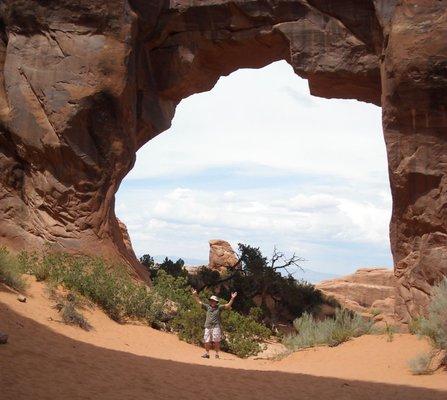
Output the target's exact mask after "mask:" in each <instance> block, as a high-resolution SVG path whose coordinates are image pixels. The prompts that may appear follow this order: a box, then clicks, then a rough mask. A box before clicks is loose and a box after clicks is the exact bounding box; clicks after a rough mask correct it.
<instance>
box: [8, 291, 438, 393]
mask: <svg viewBox="0 0 447 400" xmlns="http://www.w3.org/2000/svg"><path fill="white" fill-rule="evenodd" d="M27 297H28V301H27V302H26V303H20V302H18V301H17V296H16V294H15V293H13V292H12V291H10V290H9V289H7V288H6V287H4V286H0V331H4V332H7V333H8V334H9V335H10V340H9V343H8V344H7V345H2V346H0V399H1V400H9V399H14V400H21V399H26V400H34V399H35V400H40V399H54V400H56V399H57V400H66V399H67V400H68V399H70V400H71V399H76V400H77V399H108V400H112V399H117V400H118V399H120V400H123V399H143V398H145V399H146V398H147V399H155V400H158V399H185V400H190V399H195V400H199V399H215V398H216V399H217V398H219V399H234V400H239V399H257V400H259V399H322V400H324V399H331V400H342V399H343V400H344V399H349V400H351V399H359V400H360V399H362V400H365V399H379V400H385V399H393V400H399V399H402V400H412V399H414V400H429V399H443V400H446V399H447V371H439V372H437V373H435V374H433V375H430V376H413V375H411V374H410V372H409V371H408V368H407V362H408V360H409V359H410V358H412V357H414V356H416V355H418V354H419V353H421V352H423V351H426V350H428V349H429V348H430V346H429V344H428V343H427V342H426V341H424V340H419V339H417V338H416V337H414V336H411V335H401V334H399V335H395V339H394V340H393V341H392V342H388V341H387V339H386V337H385V336H363V337H361V338H357V339H354V340H351V341H349V342H347V343H345V344H343V345H340V346H338V347H335V348H327V347H321V348H317V349H309V350H304V351H300V352H297V353H294V354H292V355H290V356H288V357H287V358H285V359H283V360H281V361H270V360H259V359H249V360H241V359H238V358H237V357H235V356H233V355H229V354H222V357H221V359H220V360H215V359H213V358H212V359H210V360H204V359H202V358H200V355H201V354H202V353H203V351H202V349H201V348H198V347H196V346H192V345H189V344H187V343H185V342H181V341H180V340H178V339H177V337H176V336H175V335H171V334H167V333H163V332H159V331H156V330H154V329H151V328H149V327H145V326H136V325H120V324H117V323H115V322H113V321H111V320H110V319H109V318H108V317H107V316H106V315H105V314H104V313H102V312H101V311H100V310H97V309H95V310H92V311H88V312H86V313H85V314H86V316H87V318H88V320H89V322H90V323H91V324H92V325H93V327H94V331H91V332H85V331H83V330H81V329H79V328H75V327H71V326H67V325H64V324H62V323H60V322H58V321H59V317H58V315H57V312H56V311H55V310H54V309H52V308H51V306H52V304H53V303H52V302H51V301H50V300H48V298H47V296H46V292H45V290H44V285H43V284H40V283H36V282H33V283H32V285H31V286H30V288H29V290H28V294H27Z"/></svg>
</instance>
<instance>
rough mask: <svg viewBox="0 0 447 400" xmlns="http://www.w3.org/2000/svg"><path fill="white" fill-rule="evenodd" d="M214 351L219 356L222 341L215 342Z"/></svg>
mask: <svg viewBox="0 0 447 400" xmlns="http://www.w3.org/2000/svg"><path fill="white" fill-rule="evenodd" d="M214 351H215V352H216V358H219V351H220V342H214Z"/></svg>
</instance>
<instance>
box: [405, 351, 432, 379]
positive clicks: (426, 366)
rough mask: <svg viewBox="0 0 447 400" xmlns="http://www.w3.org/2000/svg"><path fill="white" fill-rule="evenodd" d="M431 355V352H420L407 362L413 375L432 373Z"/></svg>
mask: <svg viewBox="0 0 447 400" xmlns="http://www.w3.org/2000/svg"><path fill="white" fill-rule="evenodd" d="M432 359H433V356H432V354H431V353H422V354H419V355H418V356H417V357H415V358H412V359H411V360H410V361H409V362H408V367H409V368H410V371H411V373H412V374H413V375H429V374H431V373H433V371H432V369H431V368H430V364H431V361H432Z"/></svg>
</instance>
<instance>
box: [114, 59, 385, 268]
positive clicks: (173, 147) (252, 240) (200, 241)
mask: <svg viewBox="0 0 447 400" xmlns="http://www.w3.org/2000/svg"><path fill="white" fill-rule="evenodd" d="M381 130H382V128H381V110H380V108H379V107H376V106H373V105H371V104H366V103H361V102H358V101H354V100H327V99H322V98H317V97H313V96H311V95H310V94H309V89H308V84H307V81H306V80H304V79H301V78H299V77H298V76H297V75H296V74H295V73H294V71H293V69H292V68H291V67H290V65H289V64H287V63H286V62H285V61H281V62H274V63H272V64H270V65H268V66H267V67H264V68H262V69H256V70H254V69H239V70H238V71H236V72H234V73H232V74H231V75H230V76H228V77H224V78H221V79H220V80H219V82H218V83H217V84H216V86H215V87H214V88H213V89H212V90H211V91H210V92H206V93H201V94H197V95H194V96H192V97H189V98H187V99H185V100H183V101H182V102H181V103H180V105H179V106H178V108H177V111H176V116H175V118H174V120H173V125H172V127H171V128H170V129H169V130H168V131H166V132H164V133H163V134H161V135H159V136H158V137H157V138H155V139H153V140H151V141H150V142H149V143H148V144H147V145H145V146H144V147H143V148H142V149H141V150H140V151H139V152H138V154H137V163H136V165H135V167H134V169H133V170H132V171H131V172H130V174H129V176H128V177H127V178H126V179H125V180H124V181H123V184H122V185H121V188H120V191H119V192H118V194H117V208H116V212H117V216H118V217H119V218H120V219H121V220H122V221H123V222H125V223H126V225H127V227H128V230H129V233H130V235H131V238H132V243H133V247H134V249H135V251H136V253H137V255H142V254H143V253H150V254H151V255H155V256H159V257H160V258H161V257H162V256H170V257H182V258H183V259H186V260H187V261H188V260H189V263H190V264H199V263H200V264H202V263H203V264H204V263H206V262H207V259H206V258H207V252H208V248H207V247H208V244H207V242H208V240H210V239H213V238H222V239H226V240H229V241H230V242H232V244H237V242H244V243H249V244H252V245H255V246H260V247H261V250H263V251H264V253H265V254H269V253H270V252H271V250H272V248H273V246H274V245H276V246H278V247H279V248H281V249H282V250H285V251H288V252H291V253H292V252H296V253H297V254H300V255H301V256H303V257H305V258H306V259H307V260H308V262H307V263H306V268H308V269H310V270H315V271H317V272H319V273H326V274H338V275H340V274H345V273H350V272H352V271H353V270H354V269H356V268H357V267H360V266H372V265H375V266H378V265H380V266H388V267H391V266H392V259H391V254H390V249H389V234H388V224H389V219H390V213H391V195H390V191H389V183H388V177H387V167H386V165H387V163H386V151H385V146H384V143H383V137H382V132H381Z"/></svg>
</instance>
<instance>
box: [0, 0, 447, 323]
mask: <svg viewBox="0 0 447 400" xmlns="http://www.w3.org/2000/svg"><path fill="white" fill-rule="evenodd" d="M396 3H397V5H396ZM446 10H447V7H446V1H445V0H441V1H439V0H400V1H398V2H397V0H331V1H327V0H285V1H279V0H274V1H269V2H265V1H261V0H237V1H233V2H228V1H226V0H192V1H185V0H174V1H170V2H168V1H162V0H145V1H143V0H107V1H105V0H95V1H92V0H47V1H39V2H36V1H32V0H3V1H2V2H1V3H0V168H1V171H2V174H1V176H0V220H1V224H0V241H1V242H2V243H3V244H7V245H8V246H10V247H14V248H22V247H27V248H29V247H32V248H38V247H40V246H42V244H43V243H44V242H47V241H48V242H51V243H53V244H55V245H59V246H60V248H62V249H66V250H70V251H78V252H86V253H101V254H103V255H106V256H110V257H116V256H119V257H122V258H124V259H126V260H128V262H129V263H132V264H133V265H137V264H136V260H135V258H134V256H133V254H132V253H129V251H128V250H127V248H126V246H125V244H124V242H123V235H122V233H121V230H120V228H119V225H118V222H117V220H116V217H115V214H114V195H115V193H116V191H117V189H118V187H119V184H120V182H121V180H122V179H123V177H124V176H125V175H126V173H127V172H128V171H129V170H130V169H131V168H132V166H133V163H134V161H135V152H136V150H137V149H138V148H139V147H140V146H141V145H142V144H144V143H145V142H147V141H148V140H150V139H151V138H153V137H154V136H155V135H157V134H159V133H161V132H163V131H164V130H166V129H167V128H168V127H169V125H170V122H171V119H172V117H173V115H174V111H175V107H176V105H177V104H178V102H179V101H180V100H181V99H183V98H185V97H186V96H188V95H190V94H192V93H196V92H199V91H204V90H209V89H211V88H212V87H213V85H214V84H215V82H216V81H217V79H218V78H219V77H220V76H222V75H227V74H229V73H230V72H232V71H234V70H236V69H238V68H241V67H262V66H264V65H267V64H269V63H271V62H272V61H275V60H279V59H285V60H287V61H288V62H289V63H290V64H291V65H292V66H293V68H294V70H295V72H296V73H297V74H298V75H300V76H302V77H305V78H307V79H308V80H309V86H310V89H311V92H312V93H313V94H314V95H317V96H324V97H339V98H355V99H358V100H362V101H368V102H373V103H375V104H382V107H383V126H384V135H385V140H386V145H387V151H388V158H389V166H390V182H391V188H392V193H393V204H394V205H393V218H392V222H391V244H392V250H393V255H394V260H395V266H396V276H397V277H398V282H399V294H398V298H397V302H398V311H399V314H400V316H401V317H402V318H404V319H405V318H408V317H409V316H410V315H416V314H417V313H418V312H419V311H420V309H421V308H423V307H424V305H425V304H426V302H427V299H428V294H429V292H430V287H431V285H432V284H433V283H435V282H436V281H437V280H439V278H440V276H441V275H446V274H447V215H446V213H447V206H446V203H447V195H446V190H447V175H446V173H445V172H446V169H447V158H446V157H447V156H446V154H447V151H446V150H447V144H446V129H447V115H446V106H447V104H446V103H447V96H446V88H447V78H446V76H447V74H446V68H447V40H445V38H446V35H447V32H446V29H447V11H446Z"/></svg>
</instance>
